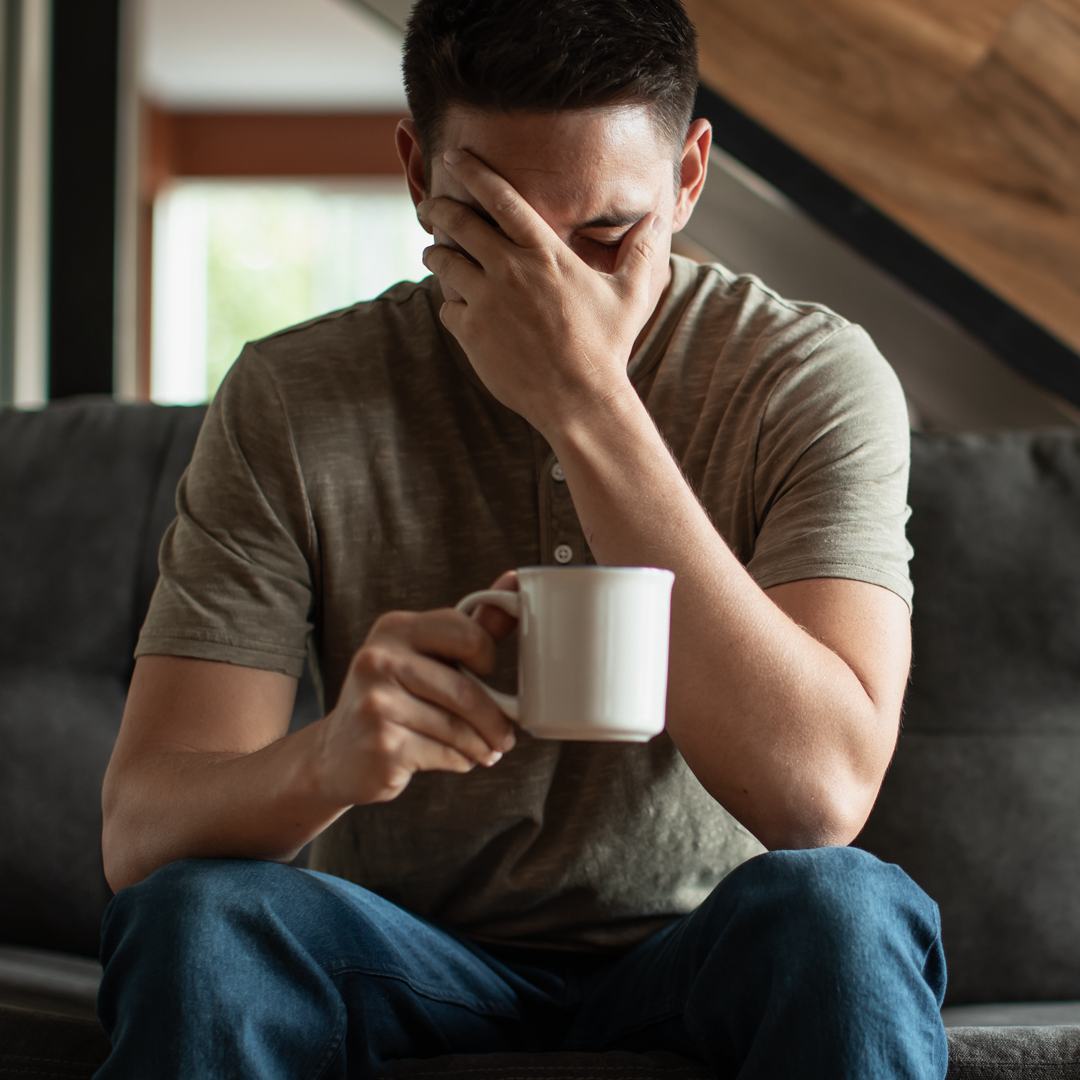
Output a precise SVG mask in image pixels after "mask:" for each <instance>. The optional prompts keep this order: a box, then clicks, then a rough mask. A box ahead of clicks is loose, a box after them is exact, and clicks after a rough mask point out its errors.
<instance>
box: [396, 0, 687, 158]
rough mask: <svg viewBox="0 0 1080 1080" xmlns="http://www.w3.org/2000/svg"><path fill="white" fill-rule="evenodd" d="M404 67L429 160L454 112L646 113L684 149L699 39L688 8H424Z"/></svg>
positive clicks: (477, 4) (588, 3)
mask: <svg viewBox="0 0 1080 1080" xmlns="http://www.w3.org/2000/svg"><path fill="white" fill-rule="evenodd" d="M402 67H403V70H404V74H405V92H406V95H407V97H408V101H409V108H410V109H411V110H412V115H413V120H414V122H415V123H416V128H417V133H418V135H419V139H420V145H421V148H422V149H423V151H424V156H425V157H426V158H428V159H429V160H430V155H431V153H432V152H433V151H434V149H435V147H437V146H438V142H439V138H440V135H441V124H442V119H443V117H444V115H445V113H446V110H447V109H448V108H449V107H450V106H452V105H460V106H464V107H466V108H474V109H485V110H492V111H495V112H506V113H510V112H558V111H561V110H564V109H591V108H600V107H603V106H608V105H632V104H641V105H644V106H646V107H647V108H648V109H649V110H650V111H651V113H652V115H653V119H654V121H655V122H656V123H657V126H658V128H659V130H660V132H661V133H662V134H663V135H665V136H666V137H667V138H669V139H670V140H671V142H672V143H673V144H674V145H675V146H677V147H681V146H682V142H683V139H684V138H685V137H686V130H687V128H688V126H689V124H690V119H691V117H692V115H693V110H694V99H695V95H696V93H697V81H698V71H697V36H696V34H695V32H694V24H693V23H692V22H691V21H690V19H689V17H688V16H687V14H686V11H685V10H684V9H683V6H682V4H681V2H680V0H417V3H416V6H415V7H414V8H413V11H412V15H411V16H410V18H409V24H408V29H407V32H406V36H405V55H404V61H403V64H402Z"/></svg>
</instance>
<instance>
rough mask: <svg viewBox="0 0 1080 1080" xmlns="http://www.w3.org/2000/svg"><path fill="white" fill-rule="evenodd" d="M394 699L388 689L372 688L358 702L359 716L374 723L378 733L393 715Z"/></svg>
mask: <svg viewBox="0 0 1080 1080" xmlns="http://www.w3.org/2000/svg"><path fill="white" fill-rule="evenodd" d="M394 697H395V695H394V691H393V690H391V689H390V687H388V686H373V687H372V688H371V689H370V690H368V692H367V693H366V694H364V696H363V698H362V699H361V701H360V715H361V716H362V717H363V718H364V719H365V720H369V721H374V723H375V726H376V728H377V729H378V731H381V730H382V728H383V727H385V726H387V725H388V723H389V717H390V716H392V715H393V713H394V706H395V701H394Z"/></svg>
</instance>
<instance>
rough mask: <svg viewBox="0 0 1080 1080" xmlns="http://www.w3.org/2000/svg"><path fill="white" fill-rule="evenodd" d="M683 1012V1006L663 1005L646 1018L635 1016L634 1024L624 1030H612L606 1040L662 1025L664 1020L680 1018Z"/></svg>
mask: <svg viewBox="0 0 1080 1080" xmlns="http://www.w3.org/2000/svg"><path fill="white" fill-rule="evenodd" d="M683 1012H684V1006H683V1005H665V1006H663V1007H661V1008H658V1009H657V1010H656V1011H655V1012H653V1013H652V1014H650V1015H648V1016H635V1017H634V1023H633V1024H629V1025H628V1026H627V1027H625V1028H612V1029H611V1030H610V1031H609V1032H608V1039H609V1041H612V1040H614V1039H619V1038H622V1036H623V1035H628V1034H629V1033H630V1032H631V1031H637V1030H639V1029H640V1028H643V1027H648V1026H649V1025H650V1024H662V1023H663V1022H664V1021H665V1020H674V1019H675V1018H676V1017H677V1016H682V1015H683Z"/></svg>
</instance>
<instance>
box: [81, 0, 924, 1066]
mask: <svg viewBox="0 0 1080 1080" xmlns="http://www.w3.org/2000/svg"><path fill="white" fill-rule="evenodd" d="M405 72H406V82H407V87H408V92H409V99H410V106H411V108H412V111H413V121H412V122H406V123H403V124H402V126H401V128H400V130H399V132H398V147H399V151H400V154H401V157H402V161H403V163H404V166H405V170H406V175H407V178H408V182H409V186H410V190H411V191H412V193H413V196H414V199H415V200H416V202H417V206H418V213H419V215H420V219H421V221H422V222H423V223H424V224H425V225H426V226H427V227H428V228H429V229H430V230H431V231H432V232H433V233H434V238H435V241H436V243H435V246H434V247H432V248H430V249H429V250H428V252H427V253H426V256H425V260H426V262H427V265H428V267H429V269H430V270H431V271H432V272H433V274H434V275H435V277H434V278H433V279H429V280H428V281H427V282H424V283H421V284H419V285H413V284H407V283H406V284H403V285H401V286H397V287H395V288H394V289H392V290H390V291H389V292H388V293H387V294H385V295H384V296H383V297H380V298H379V299H378V300H376V301H373V302H370V303H366V304H359V305H356V306H355V307H353V308H349V309H346V310H345V311H343V312H337V313H333V314H331V315H329V316H326V317H324V318H322V319H318V320H315V321H314V322H312V323H310V324H307V325H306V326H302V327H298V328H294V329H292V330H289V331H285V332H283V333H281V334H278V335H275V336H273V337H271V338H268V339H266V340H265V341H262V342H258V343H255V344H254V345H252V346H249V347H248V348H247V349H246V350H245V352H244V354H243V355H242V357H241V358H240V360H239V361H238V362H237V365H236V366H235V367H234V369H233V371H232V372H231V373H230V375H229V377H228V378H227V379H226V382H225V383H224V385H223V387H222V389H221V391H220V392H219V394H218V396H217V398H216V399H215V402H214V404H213V405H212V407H211V410H210V414H209V415H208V417H207V421H206V423H205V425H204V429H203V432H202V434H201V436H200V440H199V445H198V447H197V449H196V452H195V456H194V459H193V462H192V465H191V468H190V469H189V471H188V473H187V475H186V476H185V478H184V480H183V482H182V483H181V486H180V489H179V491H178V495H177V506H178V518H177V521H176V523H175V524H174V526H173V527H172V529H171V530H170V532H169V534H168V535H167V537H166V539H165V542H164V544H163V547H162V556H161V567H162V577H161V581H160V583H159V586H158V589H157V592H156V594H155V597H154V601H153V604H152V607H151V611H150V614H149V616H148V619H147V623H146V626H145V627H144V631H143V635H142V637H141V639H140V643H139V648H138V656H139V659H138V662H137V665H136V670H135V675H134V678H133V681H132V686H131V692H130V696H129V701H128V708H127V712H126V714H125V718H124V723H123V729H122V731H121V735H120V738H119V741H118V743H117V747H116V751H115V753H114V756H113V760H112V763H111V764H110V769H109V774H108V777H107V779H106V787H105V793H104V807H105V833H104V853H105V864H106V870H107V873H108V876H109V880H110V883H111V884H112V885H113V887H114V888H116V889H117V890H119V891H118V895H117V897H116V899H115V900H114V902H113V904H112V905H111V907H110V909H109V912H108V914H107V916H106V920H105V925H104V929H103V958H104V961H105V977H104V981H103V984H102V992H101V998H100V1013H101V1017H102V1020H103V1023H104V1025H105V1027H106V1029H107V1031H108V1032H109V1034H110V1036H111V1037H112V1040H113V1045H114V1053H113V1056H112V1057H111V1058H110V1060H109V1062H108V1063H107V1064H106V1065H105V1066H104V1067H103V1069H102V1070H101V1072H100V1074H99V1076H101V1077H106V1078H108V1077H113V1076H122V1075H146V1076H150V1075H152V1076H155V1077H168V1076H177V1077H179V1076H184V1077H192V1076H207V1077H209V1076H213V1077H218V1076H220V1077H241V1076H259V1077H278V1076H281V1077H285V1076H289V1077H295V1076H311V1077H316V1076H342V1077H343V1076H352V1077H365V1078H366V1077H375V1076H378V1075H379V1074H380V1072H381V1071H382V1070H383V1069H385V1067H386V1065H387V1063H388V1062H390V1061H392V1060H394V1059H396V1058H401V1057H425V1056H432V1055H437V1054H440V1053H446V1052H463V1051H483V1050H500V1049H502V1050H506V1049H544V1048H548V1049H558V1048H561V1047H574V1048H579V1049H590V1050H603V1049H608V1048H624V1049H668V1050H677V1051H680V1052H682V1053H686V1054H690V1055H693V1056H696V1057H699V1058H701V1059H703V1060H705V1061H706V1062H708V1063H709V1064H710V1065H711V1066H712V1067H713V1068H715V1069H716V1071H717V1072H718V1074H719V1075H721V1076H735V1075H738V1076H740V1077H778V1076H784V1077H804V1076H805V1077H810V1076H813V1077H823V1076H827V1077H830V1078H840V1077H860V1078H865V1077H870V1076H874V1077H879V1076H880V1077H893V1076H895V1077H920V1078H922V1077H926V1078H930V1077H936V1078H940V1077H942V1076H944V1072H945V1041H944V1033H943V1031H942V1028H941V1023H940V1019H939V1017H938V1014H937V1009H938V1006H939V1005H940V1002H941V998H942V995H943V990H944V965H943V959H942V954H941V946H940V941H939V929H938V921H937V914H936V909H935V908H934V905H933V904H932V902H931V901H930V900H929V899H928V898H927V897H925V896H924V895H923V894H922V893H921V892H920V891H919V890H918V889H917V888H916V887H915V886H914V885H913V883H912V882H910V880H909V879H907V878H906V877H905V876H904V875H903V873H902V872H900V871H899V870H898V868H896V867H888V866H884V865H883V864H881V863H878V862H877V861H876V860H874V859H872V858H871V857H870V856H867V855H865V854H864V853H862V852H859V851H856V850H852V849H848V848H846V847H844V846H843V845H846V844H847V843H849V842H850V841H851V840H852V839H853V838H854V837H855V835H856V834H857V833H858V831H859V829H860V828H861V827H862V824H863V822H864V820H865V818H866V816H867V814H868V813H869V810H870V807H871V805H872V803H873V801H874V798H875V797H876V793H877V790H878V787H879V785H880V782H881V778H882V776H883V774H884V771H885V768H886V765H887V763H888V761H889V758H890V755H891V752H892V749H893V745H894V742H895V739H896V733H897V726H898V721H899V713H900V706H901V700H902V696H903V691H904V685H905V680H906V675H907V667H908V660H909V631H908V606H907V601H908V600H909V598H910V584H909V581H908V578H907V569H906V565H907V558H908V549H907V547H906V542H905V540H904V533H903V529H904V522H905V520H906V513H907V511H906V507H905V487H906V476H907V457H906V444H907V428H906V414H905V411H904V405H903V397H902V394H901V393H900V391H899V387H898V385H897V383H896V380H895V378H894V377H893V376H892V374H891V372H890V371H889V369H888V368H887V365H885V364H884V362H883V361H882V360H881V359H880V357H879V356H878V355H877V353H876V352H875V350H874V349H873V347H872V345H871V344H870V343H869V341H868V339H867V338H866V336H865V334H863V333H862V332H861V331H860V330H858V328H855V327H851V326H849V325H848V324H846V323H845V322H844V321H843V320H842V319H840V318H838V317H837V316H835V315H833V314H832V313H831V312H827V311H825V310H823V309H819V308H815V307H813V306H809V305H794V304H789V303H787V302H786V301H782V300H780V299H779V298H778V297H776V296H775V295H774V294H772V293H770V292H769V291H768V290H767V289H765V288H764V287H762V286H761V285H760V283H757V282H756V281H754V280H752V279H742V278H735V277H733V276H731V275H730V274H728V273H727V272H726V271H724V270H723V269H722V268H718V267H697V266H696V265H694V264H691V263H689V262H687V261H686V260H680V259H671V258H669V250H670V240H671V235H672V234H673V233H674V232H676V231H677V230H679V229H681V228H682V227H683V225H684V224H685V223H686V221H687V219H688V218H689V216H690V213H691V211H692V209H693V206H694V203H695V202H696V200H697V198H698V196H699V194H700V192H701V189H702V185H703V184H704V180H705V170H706V163H707V156H708V150H709V141H710V132H709V126H708V124H707V123H705V122H704V121H700V120H699V121H695V122H693V123H691V122H690V115H691V108H692V104H693V98H694V92H695V87H696V53H695V46H694V37H693V30H692V27H691V26H690V24H689V22H688V20H687V19H686V16H685V14H684V13H683V11H682V9H681V7H680V6H679V4H678V2H677V0H633V2H626V0H551V2H549V3H545V4H543V5H535V4H533V3H531V2H530V0H485V2H483V3H480V2H476V3H466V2H460V0H458V2H454V3H451V2H448V0H420V3H419V4H418V5H417V7H416V9H415V11H414V14H413V17H412V20H411V23H410V30H409V35H408V39H407V42H406V53H405ZM592 560H595V561H596V562H598V563H603V564H617V565H618V564H622V565H653V566H662V567H667V568H670V569H672V570H674V571H675V574H676V583H675V589H674V594H673V601H672V627H671V631H672V633H671V668H670V692H669V700H668V720H667V731H666V733H665V734H664V735H662V736H660V737H658V738H657V739H654V740H653V741H652V742H651V743H649V744H647V745H644V746H642V745H616V744H590V743H565V744H561V743H558V742H545V741H540V740H534V739H531V738H529V737H528V736H526V735H522V734H518V733H515V731H514V730H513V727H512V725H511V724H510V723H509V721H508V720H507V719H506V718H505V717H504V716H502V714H501V713H499V712H498V710H497V709H496V708H495V707H494V706H493V705H492V704H491V702H490V701H489V700H488V699H487V698H486V697H485V696H484V695H483V694H482V693H481V692H480V691H479V690H478V689H477V688H476V687H475V686H474V684H473V683H472V682H471V681H470V680H469V679H467V678H466V677H465V676H464V675H462V674H461V673H460V672H459V671H458V670H456V668H455V667H454V664H455V663H460V664H463V665H465V666H466V667H468V668H469V669H471V670H473V671H475V672H478V673H481V674H486V673H489V672H491V671H492V670H493V669H495V668H496V667H497V668H498V670H497V672H496V676H497V681H498V679H500V678H501V679H502V680H503V683H504V685H505V683H506V681H507V680H508V679H509V678H510V677H511V676H512V665H511V667H509V668H508V666H507V664H506V663H505V657H504V658H503V659H501V660H500V659H499V657H498V655H497V650H496V641H497V639H499V638H501V637H503V636H504V635H505V634H506V632H507V631H508V629H509V626H508V625H507V620H506V619H505V618H502V617H497V616H496V614H495V613H493V612H491V611H490V610H488V611H486V612H485V613H484V617H483V619H482V620H476V621H474V620H472V619H469V618H466V617H464V616H462V615H460V614H459V613H457V612H455V611H453V610H452V608H451V606H450V605H452V604H453V602H454V601H455V600H456V599H458V598H459V597H460V596H462V595H464V593H466V592H468V591H471V590H473V589H475V588H478V587H483V586H485V585H487V584H489V583H490V582H491V581H492V579H495V580H496V585H497V587H503V588H505V587H512V584H513V579H512V575H510V574H508V573H507V572H508V571H510V570H512V568H513V567H516V566H521V565H526V564H530V563H537V562H557V561H558V562H567V561H569V562H571V563H580V562H586V561H592ZM309 644H310V647H311V653H312V656H313V658H314V667H315V670H316V671H317V673H318V676H319V678H320V680H321V686H322V691H323V694H324V698H325V702H326V705H327V707H328V708H329V712H328V713H327V715H326V716H325V718H324V719H323V720H321V721H319V722H317V723H315V724H312V725H310V726H309V727H307V728H305V729H303V730H301V731H298V732H296V733H294V734H287V728H288V721H289V715H290V711H291V707H292V702H293V696H294V693H295V686H296V677H297V675H298V674H299V673H300V671H301V668H302V665H303V661H304V656H305V648H306V647H307V646H308V645H309ZM313 839H314V840H315V845H314V849H313V855H312V865H313V867H314V868H315V871H317V872H309V871H303V870H297V869H294V868H291V867H289V866H287V865H285V864H287V863H288V861H289V860H290V859H292V858H293V857H294V856H295V854H296V853H297V852H298V851H299V850H300V848H301V847H302V846H303V845H304V844H306V843H307V842H309V841H311V840H313ZM765 849H768V853H767V854H763V852H764V851H765ZM754 856H756V857H754Z"/></svg>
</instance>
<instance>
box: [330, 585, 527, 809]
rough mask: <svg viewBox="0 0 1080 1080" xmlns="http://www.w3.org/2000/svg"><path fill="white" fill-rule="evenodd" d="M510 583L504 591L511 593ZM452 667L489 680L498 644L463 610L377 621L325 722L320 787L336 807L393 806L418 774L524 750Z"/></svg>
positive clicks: (490, 761)
mask: <svg viewBox="0 0 1080 1080" xmlns="http://www.w3.org/2000/svg"><path fill="white" fill-rule="evenodd" d="M502 582H503V579H500V582H498V583H496V587H498V588H505V587H506V585H505V583H502ZM485 614H486V613H485ZM487 618H488V620H490V621H492V622H493V621H494V620H493V619H491V616H490V615H487ZM447 660H451V661H455V662H457V663H460V664H463V665H464V666H465V667H467V668H469V670H470V671H475V672H476V673H477V674H478V675H484V674H487V673H488V672H490V671H491V670H492V668H493V667H494V665H495V638H494V637H493V636H492V633H491V632H489V630H488V629H487V628H486V627H485V626H484V625H483V624H482V623H481V621H480V620H479V619H472V618H469V617H468V616H467V615H462V614H461V612H459V611H455V610H454V609H453V608H444V609H440V610H438V611H426V612H422V613H419V614H416V613H412V612H404V611H395V612H390V613H388V614H386V615H383V616H381V617H380V618H379V619H377V620H376V622H375V625H374V626H373V627H372V629H371V633H370V634H369V635H368V638H367V641H365V642H364V644H363V646H362V647H361V648H360V649H359V650H358V651H357V653H356V655H355V656H354V657H353V660H352V663H351V664H350V666H349V673H348V675H347V676H346V678H345V682H344V684H343V685H342V688H341V694H340V696H339V698H338V703H337V705H336V706H335V708H334V710H333V711H332V712H331V713H330V714H329V715H328V716H327V717H326V718H325V720H323V721H322V722H321V723H322V725H323V730H322V732H321V742H320V751H321V757H320V761H319V764H318V770H319V773H318V775H319V786H320V788H321V789H322V790H323V791H324V792H325V793H326V795H327V796H329V798H330V800H331V801H332V802H335V803H337V802H340V803H347V804H349V805H354V804H366V803H376V802H387V801H389V800H390V799H394V798H396V797H397V796H398V795H400V794H401V792H402V791H403V790H404V789H405V787H406V785H407V784H408V783H409V781H410V780H411V779H412V777H413V774H414V773H417V772H425V771H428V770H432V769H439V770H443V771H446V772H457V773H465V772H469V771H470V770H471V769H473V768H475V767H476V766H477V765H486V766H491V765H494V764H495V763H496V762H497V761H499V760H500V759H501V758H502V756H503V754H504V753H506V752H507V751H508V750H510V749H511V748H512V747H513V746H514V742H515V736H514V728H513V725H512V724H511V723H510V721H509V720H507V718H506V717H505V716H504V715H503V714H502V712H500V711H499V709H498V707H497V706H496V705H495V704H494V702H492V700H491V699H490V698H489V697H488V696H487V694H485V693H484V692H483V690H481V689H480V687H479V686H477V685H476V683H475V682H473V680H472V679H469V678H467V677H466V676H465V675H463V674H462V673H461V672H460V671H459V670H457V668H455V667H451V666H449V665H448V664H447V663H445V662H444V661H447Z"/></svg>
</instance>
